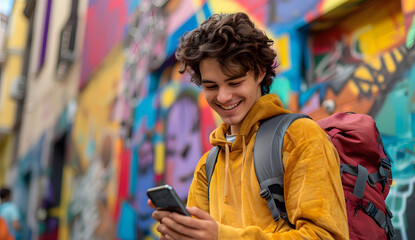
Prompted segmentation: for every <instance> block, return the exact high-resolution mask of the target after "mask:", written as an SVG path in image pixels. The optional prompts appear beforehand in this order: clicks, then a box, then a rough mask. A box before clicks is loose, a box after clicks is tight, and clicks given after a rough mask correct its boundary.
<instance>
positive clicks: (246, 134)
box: [210, 94, 290, 151]
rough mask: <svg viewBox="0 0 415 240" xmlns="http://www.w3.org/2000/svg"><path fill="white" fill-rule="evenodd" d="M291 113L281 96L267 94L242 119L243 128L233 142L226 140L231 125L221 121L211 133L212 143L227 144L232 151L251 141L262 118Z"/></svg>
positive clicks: (222, 146)
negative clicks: (284, 106)
mask: <svg viewBox="0 0 415 240" xmlns="http://www.w3.org/2000/svg"><path fill="white" fill-rule="evenodd" d="M283 113H290V111H289V110H286V109H284V108H283V105H282V102H281V100H280V98H279V97H278V96H277V95H275V94H267V95H264V96H262V97H261V98H259V99H258V100H257V101H256V102H255V104H254V105H253V106H252V108H251V110H249V112H248V114H247V115H246V116H245V118H244V119H243V120H242V125H241V128H240V130H239V132H238V134H237V136H236V139H235V142H234V143H233V144H231V143H229V142H227V141H226V133H227V131H228V130H229V125H227V124H225V123H221V124H220V125H219V126H218V127H217V128H216V129H215V130H214V131H213V132H212V133H211V134H210V143H211V144H212V145H213V146H220V147H221V148H224V147H225V146H226V145H228V146H229V147H230V151H232V150H236V149H239V148H241V147H243V145H244V144H245V143H244V142H249V141H250V139H251V138H252V136H253V135H254V134H255V133H256V131H257V130H258V127H259V124H260V122H261V121H262V120H265V119H267V118H270V117H273V116H275V115H279V114H283Z"/></svg>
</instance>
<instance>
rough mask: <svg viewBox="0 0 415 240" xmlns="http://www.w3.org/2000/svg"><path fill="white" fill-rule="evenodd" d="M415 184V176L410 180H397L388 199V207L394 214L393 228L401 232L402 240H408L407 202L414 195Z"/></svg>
mask: <svg viewBox="0 0 415 240" xmlns="http://www.w3.org/2000/svg"><path fill="white" fill-rule="evenodd" d="M414 182H415V176H413V177H412V178H410V179H395V180H394V185H393V187H392V188H391V189H390V192H389V195H388V198H387V203H388V206H389V208H391V210H392V213H393V218H392V223H393V226H394V227H395V229H399V230H400V231H401V236H402V240H407V239H408V236H407V229H406V226H405V212H406V210H407V200H408V198H409V197H410V196H411V195H412V194H413V190H414Z"/></svg>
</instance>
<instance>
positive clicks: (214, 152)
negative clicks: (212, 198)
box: [206, 146, 220, 198]
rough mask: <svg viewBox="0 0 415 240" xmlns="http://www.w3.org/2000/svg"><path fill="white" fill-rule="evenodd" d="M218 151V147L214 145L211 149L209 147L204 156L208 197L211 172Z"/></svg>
mask: <svg viewBox="0 0 415 240" xmlns="http://www.w3.org/2000/svg"><path fill="white" fill-rule="evenodd" d="M219 151H220V147H219V146H214V147H213V148H212V149H210V151H209V153H208V155H207V157H206V177H207V181H208V198H209V188H210V180H211V179H212V174H213V170H214V169H215V166H216V161H217V159H218V154H219Z"/></svg>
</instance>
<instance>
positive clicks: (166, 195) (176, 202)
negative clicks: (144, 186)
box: [147, 184, 190, 216]
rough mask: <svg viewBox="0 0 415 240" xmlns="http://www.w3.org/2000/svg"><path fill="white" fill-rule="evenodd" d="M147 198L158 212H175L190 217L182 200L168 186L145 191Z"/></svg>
mask: <svg viewBox="0 0 415 240" xmlns="http://www.w3.org/2000/svg"><path fill="white" fill-rule="evenodd" d="M147 196H148V197H149V198H150V200H151V201H152V202H153V203H154V205H155V206H156V208H157V209H158V210H165V211H170V212H177V213H180V214H183V215H186V216H190V214H189V212H188V211H187V210H186V207H185V206H184V204H183V202H182V200H180V198H179V196H178V195H177V193H176V191H174V189H173V187H171V186H170V185H167V184H166V185H162V186H158V187H154V188H150V189H148V190H147Z"/></svg>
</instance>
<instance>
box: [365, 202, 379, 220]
mask: <svg viewBox="0 0 415 240" xmlns="http://www.w3.org/2000/svg"><path fill="white" fill-rule="evenodd" d="M378 211H379V210H378V209H377V208H376V207H375V204H373V203H372V202H369V203H368V204H367V206H366V207H365V212H366V213H367V215H369V216H370V217H372V218H373V217H374V216H375V215H376V213H377V212H378Z"/></svg>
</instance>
